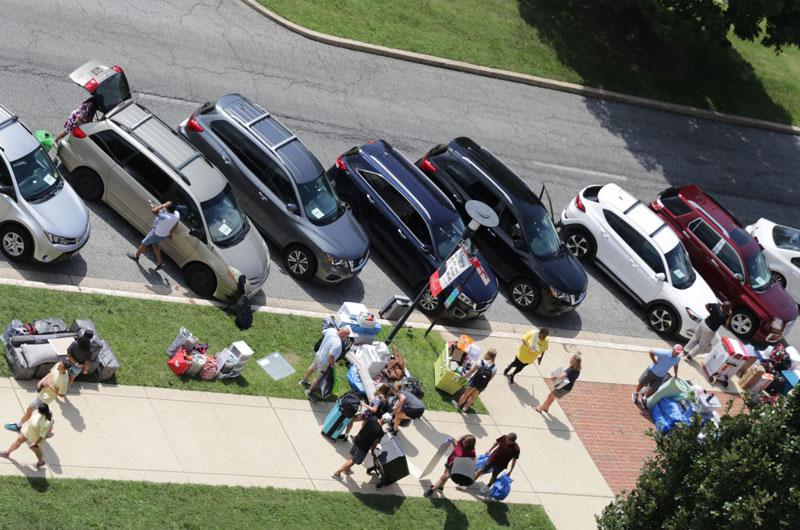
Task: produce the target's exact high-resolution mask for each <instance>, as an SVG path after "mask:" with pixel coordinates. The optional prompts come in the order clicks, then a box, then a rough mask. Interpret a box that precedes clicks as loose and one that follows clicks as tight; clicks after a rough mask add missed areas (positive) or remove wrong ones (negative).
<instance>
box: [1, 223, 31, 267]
mask: <svg viewBox="0 0 800 530" xmlns="http://www.w3.org/2000/svg"><path fill="white" fill-rule="evenodd" d="M0 249H2V250H3V254H5V255H6V257H7V258H8V259H10V260H11V261H15V262H18V263H19V262H24V261H29V260H30V259H31V256H33V238H32V237H31V235H30V233H28V230H27V229H25V228H24V227H23V226H21V225H18V224H7V225H6V226H4V227H3V228H2V229H0Z"/></svg>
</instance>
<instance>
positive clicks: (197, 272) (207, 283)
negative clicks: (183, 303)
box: [183, 262, 217, 298]
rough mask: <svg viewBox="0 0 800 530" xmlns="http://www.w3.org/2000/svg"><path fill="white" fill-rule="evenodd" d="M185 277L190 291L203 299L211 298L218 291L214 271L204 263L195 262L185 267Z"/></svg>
mask: <svg viewBox="0 0 800 530" xmlns="http://www.w3.org/2000/svg"><path fill="white" fill-rule="evenodd" d="M183 277H184V278H185V279H186V285H188V286H189V289H191V290H192V291H194V293H195V294H197V295H200V296H202V297H206V298H207V297H210V296H212V295H213V294H214V292H215V291H216V290H217V277H216V275H215V274H214V271H212V270H211V269H210V268H209V267H208V266H207V265H203V264H202V263H196V262H195V263H190V264H188V265H187V266H185V267H184V268H183Z"/></svg>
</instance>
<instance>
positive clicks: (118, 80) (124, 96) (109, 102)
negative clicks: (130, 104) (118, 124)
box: [92, 72, 131, 114]
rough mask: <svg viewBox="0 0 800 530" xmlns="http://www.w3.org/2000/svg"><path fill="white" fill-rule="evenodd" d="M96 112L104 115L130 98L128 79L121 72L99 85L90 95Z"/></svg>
mask: <svg viewBox="0 0 800 530" xmlns="http://www.w3.org/2000/svg"><path fill="white" fill-rule="evenodd" d="M92 95H93V96H94V101H95V103H97V110H99V111H100V112H102V113H103V114H105V113H106V112H108V111H110V110H111V109H113V108H114V107H116V106H117V105H119V104H120V103H122V102H123V101H127V100H129V99H130V98H131V91H130V88H128V79H127V78H126V77H125V74H123V73H122V72H119V73H116V74H114V75H112V76H111V77H109V78H108V79H106V80H105V81H103V82H102V83H100V85H99V86H98V87H97V88H96V89H95V91H94V92H93V93H92Z"/></svg>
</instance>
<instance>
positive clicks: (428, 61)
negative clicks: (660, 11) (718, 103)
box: [242, 0, 800, 136]
mask: <svg viewBox="0 0 800 530" xmlns="http://www.w3.org/2000/svg"><path fill="white" fill-rule="evenodd" d="M242 2H244V3H245V4H247V5H248V6H250V7H251V8H252V9H254V10H255V11H256V12H258V13H260V14H261V15H263V16H265V17H266V18H268V19H270V20H271V21H272V22H274V23H276V24H278V25H279V26H282V27H284V28H286V29H288V30H289V31H292V32H294V33H297V34H298V35H301V36H303V37H305V38H307V39H311V40H314V41H317V42H321V43H323V44H328V45H330V46H336V47H339V48H346V49H349V50H355V51H359V52H364V53H371V54H374V55H382V56H384V57H389V58H392V59H400V60H402V61H408V62H412V63H419V64H424V65H427V66H434V67H438V68H445V69H448V70H455V71H458V72H464V73H468V74H473V75H480V76H484V77H491V78H494V79H500V80H503V81H511V82H512V83H521V84H525V85H531V86H535V87H539V88H546V89H549V90H558V91H559V92H567V93H570V94H577V95H579V96H586V97H591V98H596V99H603V100H607V101H615V102H619V103H626V104H628V105H636V106H638V107H644V108H649V109H655V110H660V111H665V112H671V113H674V114H682V115H684V116H691V117H694V118H703V119H707V120H713V121H718V122H722V123H727V124H731V125H741V126H745V127H755V128H757V129H764V130H767V131H772V132H778V133H783V134H792V135H797V136H800V127H795V126H793V125H787V124H783V123H777V122H772V121H767V120H759V119H756V118H748V117H745V116H738V115H735V114H727V113H724V112H716V111H713V110H706V109H699V108H697V107H689V106H687V105H679V104H677V103H669V102H666V101H658V100H655V99H650V98H644V97H639V96H630V95H627V94H622V93H620V92H613V91H611V90H604V89H602V88H593V87H589V86H585V85H579V84H577V83H569V82H566V81H557V80H555V79H548V78H545V77H537V76H533V75H528V74H520V73H517V72H511V71H508V70H501V69H499V68H491V67H488V66H479V65H475V64H471V63H465V62H462V61H454V60H452V59H442V58H440V57H434V56H432V55H426V54H424V53H416V52H409V51H405V50H398V49H397V48H388V47H385V46H378V45H376V44H368V43H365V42H359V41H355V40H351V39H345V38H342V37H335V36H333V35H328V34H326V33H320V32H318V31H314V30H312V29H308V28H305V27H303V26H300V25H298V24H295V23H294V22H292V21H290V20H287V19H285V18H283V17H282V16H280V15H278V14H277V13H274V12H272V11H270V10H269V9H267V8H266V7H264V6H263V5H261V4H259V3H258V2H257V1H256V0H242Z"/></svg>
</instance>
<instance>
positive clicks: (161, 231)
mask: <svg viewBox="0 0 800 530" xmlns="http://www.w3.org/2000/svg"><path fill="white" fill-rule="evenodd" d="M150 213H152V214H153V215H154V216H155V220H154V221H153V228H152V229H150V231H149V232H148V233H147V235H145V236H144V239H142V242H141V243H140V244H139V248H137V249H136V252H128V254H127V256H128V257H129V258H131V259H132V260H133V261H135V262H136V263H139V256H141V255H142V254H143V253H144V251H145V249H146V248H147V247H150V246H151V247H153V254H155V256H156V268H155V270H159V269H160V268H161V265H162V261H161V248H160V247H159V246H158V244H159V243H161V242H162V241H164V240H165V239H172V234H173V233H174V232H175V228H176V227H177V226H178V221H180V219H181V214H180V212H178V210H177V207H176V205H175V204H173V203H172V201H167V202H165V203H164V204H159V205H158V206H156V207H155V208H153V209H152V210H150Z"/></svg>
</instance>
